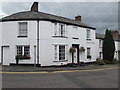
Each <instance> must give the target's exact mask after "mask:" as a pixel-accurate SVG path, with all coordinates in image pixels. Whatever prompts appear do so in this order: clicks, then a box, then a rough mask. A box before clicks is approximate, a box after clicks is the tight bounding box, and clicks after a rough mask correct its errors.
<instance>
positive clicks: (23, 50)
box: [16, 45, 30, 56]
mask: <svg viewBox="0 0 120 90" xmlns="http://www.w3.org/2000/svg"><path fill="white" fill-rule="evenodd" d="M17 47H22V56H23V55H25V47H29V52H28V53H29V54H28V55H30V45H17V46H16V55H19V54H18V51H17V50H18V49H17Z"/></svg>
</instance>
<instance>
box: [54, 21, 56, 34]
mask: <svg viewBox="0 0 120 90" xmlns="http://www.w3.org/2000/svg"><path fill="white" fill-rule="evenodd" d="M54 35H55V36H57V23H54Z"/></svg>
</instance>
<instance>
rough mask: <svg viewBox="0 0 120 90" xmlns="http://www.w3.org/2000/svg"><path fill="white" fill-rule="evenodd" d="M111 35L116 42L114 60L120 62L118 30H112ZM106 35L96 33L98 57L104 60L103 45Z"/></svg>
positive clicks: (119, 35)
mask: <svg viewBox="0 0 120 90" xmlns="http://www.w3.org/2000/svg"><path fill="white" fill-rule="evenodd" d="M111 33H112V35H113V39H114V41H115V54H114V58H115V59H117V60H120V34H119V32H118V31H117V30H111ZM104 37H105V35H104V34H98V33H96V47H97V49H96V50H97V54H96V57H97V58H100V59H102V58H103V55H102V45H103V39H104Z"/></svg>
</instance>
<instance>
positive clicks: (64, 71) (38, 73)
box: [0, 67, 120, 74]
mask: <svg viewBox="0 0 120 90" xmlns="http://www.w3.org/2000/svg"><path fill="white" fill-rule="evenodd" d="M118 68H120V67H107V68H100V69H90V70H68V71H53V72H0V74H40V73H41V74H42V73H43V74H44V73H67V72H87V71H100V70H109V69H118Z"/></svg>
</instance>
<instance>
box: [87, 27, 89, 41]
mask: <svg viewBox="0 0 120 90" xmlns="http://www.w3.org/2000/svg"><path fill="white" fill-rule="evenodd" d="M89 38H90V29H87V39H89Z"/></svg>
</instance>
